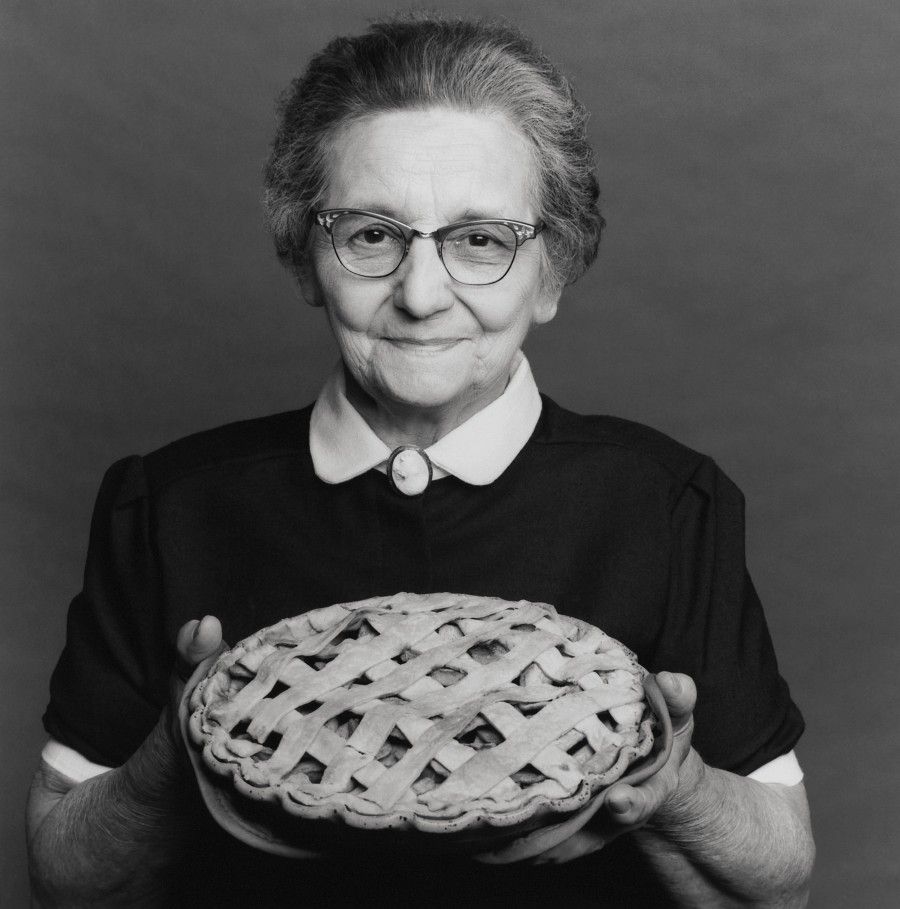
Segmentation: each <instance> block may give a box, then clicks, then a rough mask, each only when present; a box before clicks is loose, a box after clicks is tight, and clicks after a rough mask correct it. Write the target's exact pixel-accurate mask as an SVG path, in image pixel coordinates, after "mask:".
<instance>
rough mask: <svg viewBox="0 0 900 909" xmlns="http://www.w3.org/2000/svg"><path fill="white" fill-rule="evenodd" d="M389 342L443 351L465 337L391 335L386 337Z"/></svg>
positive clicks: (401, 345) (425, 349) (404, 346)
mask: <svg viewBox="0 0 900 909" xmlns="http://www.w3.org/2000/svg"><path fill="white" fill-rule="evenodd" d="M384 340H385V341H387V342H388V343H389V344H392V345H394V346H395V347H401V348H404V349H407V350H421V351H423V352H425V351H441V350H449V349H450V348H451V347H454V346H455V345H457V344H461V343H462V342H463V341H464V340H465V339H464V338H405V337H391V338H385V339H384Z"/></svg>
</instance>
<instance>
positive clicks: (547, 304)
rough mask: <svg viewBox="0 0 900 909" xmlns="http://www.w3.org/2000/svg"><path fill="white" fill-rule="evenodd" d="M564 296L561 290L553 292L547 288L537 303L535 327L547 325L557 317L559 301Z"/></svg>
mask: <svg viewBox="0 0 900 909" xmlns="http://www.w3.org/2000/svg"><path fill="white" fill-rule="evenodd" d="M561 296H562V291H561V290H552V289H550V288H545V289H544V290H542V292H541V293H540V295H539V297H538V299H537V300H536V301H535V306H534V318H533V319H532V324H533V325H545V324H546V323H547V322H549V321H550V320H551V319H552V318H553V317H554V316H555V315H556V310H557V309H558V308H559V300H560V297H561Z"/></svg>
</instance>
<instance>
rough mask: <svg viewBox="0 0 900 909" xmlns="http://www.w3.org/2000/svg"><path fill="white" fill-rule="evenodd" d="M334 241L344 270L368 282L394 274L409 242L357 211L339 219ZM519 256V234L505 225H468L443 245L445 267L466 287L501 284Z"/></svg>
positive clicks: (451, 234) (393, 228)
mask: <svg viewBox="0 0 900 909" xmlns="http://www.w3.org/2000/svg"><path fill="white" fill-rule="evenodd" d="M331 240H332V243H333V245H334V251H335V253H336V254H337V257H338V259H339V260H340V262H341V264H342V265H343V266H344V268H346V269H347V270H348V271H352V272H353V273H354V274H357V275H363V276H365V277H369V278H379V277H384V276H385V275H389V274H391V273H392V272H393V271H394V270H395V269H396V268H397V267H398V266H399V265H400V263H401V262H402V261H403V257H404V255H405V254H406V238H405V237H404V236H403V234H402V232H401V231H400V230H399V228H397V227H396V226H395V225H393V224H390V223H388V222H386V221H381V220H379V219H377V218H374V217H372V216H371V215H362V214H357V213H355V212H347V213H344V214H342V215H340V216H339V217H338V218H337V219H335V222H334V224H333V225H332V228H331ZM515 255H516V234H515V232H514V231H513V229H512V228H511V227H508V226H507V225H505V224H468V225H467V224H464V225H461V226H460V227H457V228H454V229H453V230H452V231H449V232H448V233H447V234H446V235H445V236H444V238H443V242H442V243H441V258H442V260H443V262H444V267H445V268H446V269H447V271H448V272H449V273H450V275H451V277H452V278H454V279H455V280H457V281H460V282H461V283H463V284H491V283H493V282H494V281H499V280H500V278H502V277H503V276H504V275H505V274H506V272H507V271H509V268H510V266H511V265H512V261H513V259H514V258H515Z"/></svg>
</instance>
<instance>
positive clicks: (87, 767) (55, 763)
mask: <svg viewBox="0 0 900 909" xmlns="http://www.w3.org/2000/svg"><path fill="white" fill-rule="evenodd" d="M41 757H42V758H43V759H44V761H46V762H47V764H49V765H50V766H51V767H52V768H53V769H54V770H56V771H58V772H59V773H61V774H62V775H63V776H67V777H68V778H69V779H70V780H74V781H75V782H76V783H83V782H84V781H85V780H89V779H91V778H92V777H95V776H100V774H101V773H106V771H107V770H112V767H104V766H103V765H102V764H95V763H94V762H93V761H89V760H88V759H87V758H86V757H83V756H82V755H80V754H79V753H78V752H77V751H76V750H75V749H74V748H69V746H68V745H62V744H60V743H59V742H57V741H56V739H49V740H48V741H47V744H46V745H44V750H43V751H42V752H41Z"/></svg>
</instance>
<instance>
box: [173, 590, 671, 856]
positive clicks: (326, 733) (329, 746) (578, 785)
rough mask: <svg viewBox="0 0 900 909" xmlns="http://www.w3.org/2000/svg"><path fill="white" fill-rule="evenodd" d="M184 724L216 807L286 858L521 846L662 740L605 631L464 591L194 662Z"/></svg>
mask: <svg viewBox="0 0 900 909" xmlns="http://www.w3.org/2000/svg"><path fill="white" fill-rule="evenodd" d="M179 719H180V722H181V729H182V734H183V737H184V740H185V742H186V744H187V751H188V754H189V756H190V760H191V763H192V766H193V768H194V772H195V775H196V778H197V782H198V786H199V789H200V792H201V794H202V797H203V799H204V802H205V803H206V806H207V808H208V810H209V812H210V814H211V815H212V817H213V818H214V819H215V821H216V822H217V823H218V824H219V825H220V826H221V827H222V828H223V829H225V830H226V831H227V832H229V833H230V834H232V835H233V836H235V837H236V838H237V839H239V840H241V841H243V842H245V843H247V844H249V845H251V846H254V847H256V848H259V849H263V850H265V851H267V852H271V853H275V854H278V855H282V856H290V857H297V858H309V857H312V856H315V855H321V854H325V853H328V852H330V851H332V850H334V849H341V850H343V849H346V848H348V847H352V846H353V845H354V844H358V845H359V848H363V849H379V848H384V849H388V850H391V849H397V848H404V849H408V850H410V851H417V852H424V853H429V852H431V853H448V852H449V853H456V854H469V855H475V856H480V857H484V859H485V860H487V861H491V860H497V861H506V860H510V857H511V858H524V857H526V856H528V855H534V854H537V853H538V852H542V851H546V850H547V849H549V848H551V847H552V846H553V845H555V844H556V843H558V842H562V841H563V840H565V839H566V838H568V837H569V836H571V834H572V833H573V832H574V831H576V830H578V829H579V828H580V827H581V826H582V825H583V824H584V823H586V822H587V820H588V819H589V817H590V816H592V815H593V814H594V813H595V812H596V811H597V810H598V809H599V808H600V806H601V804H602V802H603V799H604V797H605V793H606V791H607V790H608V789H609V787H610V786H611V785H612V784H613V783H615V782H623V783H630V784H632V785H633V784H637V783H640V782H641V781H643V780H646V779H647V778H648V777H650V776H651V775H652V774H654V773H655V772H656V771H657V770H658V769H659V768H660V767H661V766H662V765H663V764H664V763H665V761H666V760H667V759H668V756H669V754H670V752H671V747H672V726H671V721H670V719H669V715H668V712H667V710H666V705H665V700H664V698H663V696H662V693H661V692H660V690H659V688H658V686H657V685H656V682H655V680H654V679H653V677H652V675H650V674H648V673H647V672H646V671H645V670H643V669H642V668H641V667H640V666H639V665H638V664H637V661H636V658H635V657H634V654H632V653H631V652H630V651H629V650H628V649H627V648H626V647H624V646H623V645H621V644H619V642H618V641H615V640H614V639H612V638H610V637H609V636H607V635H605V634H604V633H603V632H601V631H599V629H596V628H594V627H593V626H591V625H588V624H587V623H584V622H581V621H579V620H577V619H573V618H569V617H567V616H562V615H560V614H558V613H557V612H556V610H555V609H554V608H553V607H552V606H548V605H546V604H538V603H528V602H525V601H520V602H518V603H512V602H508V601H505V600H499V599H496V598H488V597H476V596H470V595H460V594H427V595H419V594H396V595H394V596H390V597H376V598H372V599H370V600H363V601H359V602H357V603H346V604H336V605H335V606H330V607H326V608H325V609H317V610H312V611H310V612H308V613H304V614H303V615H300V616H297V617H295V618H293V619H286V620H284V621H282V622H280V623H278V624H276V625H273V626H271V627H270V628H266V629H262V630H261V631H259V632H257V633H256V634H255V635H252V636H250V637H249V638H247V639H245V640H244V641H242V642H240V643H239V644H238V645H237V646H236V647H234V648H232V649H231V650H229V651H226V652H225V653H223V654H221V655H220V656H219V657H218V659H217V660H216V661H215V663H214V664H213V665H212V667H211V668H210V667H209V665H208V664H203V665H202V666H200V667H198V669H197V671H196V672H195V673H194V676H193V677H192V678H191V679H190V680H189V682H188V683H187V685H186V687H185V693H184V696H183V697H182V700H181V704H180V708H179Z"/></svg>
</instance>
